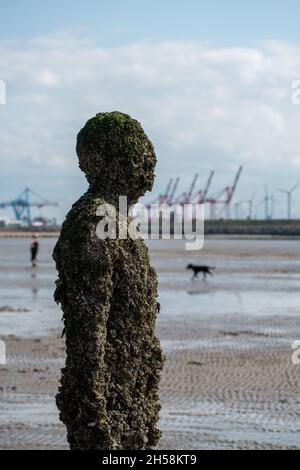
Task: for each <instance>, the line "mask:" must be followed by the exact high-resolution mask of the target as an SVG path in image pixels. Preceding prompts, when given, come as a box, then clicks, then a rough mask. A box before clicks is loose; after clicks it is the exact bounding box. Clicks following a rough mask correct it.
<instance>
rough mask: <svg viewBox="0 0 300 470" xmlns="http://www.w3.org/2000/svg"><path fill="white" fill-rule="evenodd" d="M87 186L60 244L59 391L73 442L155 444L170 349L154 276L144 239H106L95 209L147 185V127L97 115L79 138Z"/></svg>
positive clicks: (150, 166)
mask: <svg viewBox="0 0 300 470" xmlns="http://www.w3.org/2000/svg"><path fill="white" fill-rule="evenodd" d="M77 154H78V157H79V166H80V168H81V169H82V170H83V171H84V173H85V174H86V176H87V179H88V181H89V183H90V187H89V189H88V191H87V192H86V194H84V195H83V196H82V197H81V198H80V199H79V200H78V201H77V202H76V203H75V204H74V205H73V207H72V209H71V211H70V212H69V214H68V215H67V217H66V220H65V222H64V224H63V226H62V231H61V234H60V238H59V240H58V242H57V245H56V247H55V249H54V254H53V256H54V259H55V261H56V266H57V269H58V272H59V277H58V280H57V282H56V284H57V286H56V291H55V300H56V301H57V302H58V303H60V304H61V307H62V310H63V321H64V330H65V336H66V352H67V354H66V364H65V367H64V369H63V370H62V377H61V385H60V388H59V391H58V394H57V398H56V401H57V406H58V408H59V411H60V419H61V420H62V422H63V423H64V424H65V425H66V427H67V437H68V442H69V444H70V447H71V449H149V448H151V447H153V446H155V445H156V444H157V442H158V439H159V436H160V432H159V430H158V429H157V427H156V423H157V420H158V413H159V409H160V406H159V402H158V386H159V379H160V372H161V368H162V365H163V355H162V351H161V347H160V343H159V340H158V339H157V338H156V336H155V333H154V330H155V321H156V315H157V279H156V274H155V271H154V269H153V268H152V267H151V266H150V263H149V256H148V250H147V247H146V246H145V244H144V242H143V240H141V239H139V240H132V239H130V238H128V239H126V240H110V239H106V240H100V239H99V238H97V235H96V224H97V222H98V217H97V216H96V209H97V207H98V206H99V204H101V203H113V204H117V200H118V197H119V196H124V195H127V197H128V200H129V204H132V203H134V202H136V201H137V200H138V198H139V197H140V196H141V195H143V194H144V193H145V191H147V190H150V189H151V187H152V184H153V180H154V168H155V163H156V157H155V152H154V149H153V146H152V144H151V142H150V140H149V139H148V137H147V136H146V134H145V133H144V131H143V129H142V127H141V125H140V124H139V123H138V122H137V121H135V120H134V119H132V118H130V117H129V116H128V115H126V114H122V113H119V112H113V113H100V114H97V115H96V116H95V117H94V118H92V119H90V120H89V121H88V122H87V123H86V125H85V126H84V128H83V129H82V130H81V131H80V132H79V134H78V139H77Z"/></svg>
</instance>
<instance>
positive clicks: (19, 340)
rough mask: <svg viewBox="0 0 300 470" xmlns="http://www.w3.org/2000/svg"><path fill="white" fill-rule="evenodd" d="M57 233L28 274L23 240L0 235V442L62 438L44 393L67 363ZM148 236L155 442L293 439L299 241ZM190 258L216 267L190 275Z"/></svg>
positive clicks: (31, 444)
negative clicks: (154, 276)
mask: <svg viewBox="0 0 300 470" xmlns="http://www.w3.org/2000/svg"><path fill="white" fill-rule="evenodd" d="M54 243H55V240H51V239H50V240H48V239H43V240H41V242H40V244H41V246H40V252H39V264H38V267H37V268H36V269H35V270H34V272H33V270H32V268H31V267H30V266H28V250H27V248H28V245H27V242H26V240H19V239H2V240H0V250H1V259H2V265H1V269H0V289H1V303H0V338H1V339H5V342H6V344H7V360H8V363H7V365H6V366H0V378H1V387H0V393H1V404H0V423H1V428H2V432H1V435H0V448H65V447H66V441H65V430H64V428H63V426H62V425H61V424H60V423H59V421H58V416H57V411H56V407H55V403H54V399H53V397H54V395H55V393H56V389H57V383H58V378H59V375H60V367H62V366H63V362H64V342H63V340H62V339H61V338H60V336H61V329H62V326H61V312H60V311H59V309H58V307H57V306H56V305H55V304H54V302H53V300H52V293H53V289H54V282H55V278H56V273H55V270H54V266H53V263H52V260H51V251H52V248H53V244H54ZM148 244H149V247H150V251H151V258H152V262H153V264H154V265H155V267H156V269H157V271H158V275H159V302H160V304H161V312H160V314H159V319H158V324H157V329H158V334H159V336H160V338H161V341H162V345H163V348H164V350H165V352H166V354H167V362H166V366H165V369H164V371H163V376H162V384H161V402H162V411H161V420H160V427H161V429H162V430H163V437H162V440H161V442H160V447H161V448H164V449H176V448H177V449H211V448H218V449H223V448H224V449H231V448H241V449H247V448H268V449H271V448H272V449H276V448H284V449H285V448H296V447H297V448H299V447H300V445H299V435H300V423H299V415H298V407H299V400H300V396H299V389H300V387H299V385H300V384H299V377H300V376H299V367H300V366H295V365H293V364H292V361H291V356H292V352H293V350H292V348H291V344H292V342H293V341H294V340H297V339H300V324H299V314H300V299H299V294H298V293H299V286H300V244H299V242H298V241H290V240H278V241H277V240H221V239H215V240H213V239H210V240H207V241H206V244H205V249H204V250H203V251H202V252H199V253H197V252H196V253H193V252H186V251H184V250H183V243H181V242H177V241H172V242H165V241H164V242H161V241H152V242H151V241H150V242H149V243H148ZM189 263H196V264H208V265H213V266H216V270H215V272H214V277H213V278H209V279H207V280H206V281H202V279H199V280H197V281H195V282H191V280H190V277H191V276H190V273H188V272H187V271H186V269H185V268H186V266H187V264H189ZM29 430H30V432H29Z"/></svg>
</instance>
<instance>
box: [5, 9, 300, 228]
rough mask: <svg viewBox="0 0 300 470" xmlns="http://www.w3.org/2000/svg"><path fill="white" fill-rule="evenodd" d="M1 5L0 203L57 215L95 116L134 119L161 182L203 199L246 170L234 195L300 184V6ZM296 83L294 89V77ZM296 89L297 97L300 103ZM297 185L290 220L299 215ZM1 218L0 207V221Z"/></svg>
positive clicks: (77, 190) (73, 187) (280, 210)
mask: <svg viewBox="0 0 300 470" xmlns="http://www.w3.org/2000/svg"><path fill="white" fill-rule="evenodd" d="M0 2H1V28H0V80H2V81H4V82H5V84H6V104H5V105H2V104H1V105H0V122H1V125H0V155H1V162H2V168H1V177H0V178H1V186H0V201H1V200H7V199H10V198H13V197H15V196H16V195H17V194H18V193H20V192H21V190H22V188H24V187H25V186H30V187H31V188H32V189H34V190H35V191H37V192H39V193H41V194H43V195H44V196H45V197H47V198H48V199H52V200H54V201H58V202H59V204H60V206H59V208H58V209H49V210H48V211H45V214H48V215H57V216H58V218H59V219H60V220H62V219H63V217H64V214H65V213H66V211H67V210H68V209H69V208H70V205H71V204H72V202H73V201H74V200H76V198H78V197H79V196H80V195H81V194H82V192H83V191H84V190H85V189H86V182H85V179H84V177H83V176H82V175H81V172H80V171H79V169H78V166H77V158H76V154H75V149H74V148H75V141H76V135H77V132H78V130H79V129H80V128H81V127H82V126H83V124H84V123H85V121H86V120H87V119H88V118H89V117H91V116H93V115H94V114H95V113H97V112H99V111H111V110H120V111H123V112H126V113H129V114H131V115H132V116H133V117H135V118H137V119H138V120H139V121H140V122H141V123H142V125H143V127H144V128H145V130H146V132H147V133H148V135H149V137H150V138H151V140H152V141H153V143H154V145H155V148H156V151H157V155H158V162H159V163H158V167H157V180H156V184H155V188H154V191H153V194H152V195H148V196H147V198H148V200H151V198H153V197H154V196H155V194H156V193H158V192H160V191H162V190H163V189H164V187H165V186H166V184H167V182H168V179H169V178H170V177H176V176H180V177H181V187H180V190H181V191H182V192H183V191H184V190H186V188H187V187H188V185H189V184H190V181H191V179H192V176H193V174H194V173H199V175H200V178H199V189H200V186H201V185H204V183H205V180H206V178H207V176H208V174H209V172H210V170H215V171H216V175H215V180H214V183H213V187H212V192H217V191H219V190H220V189H222V187H224V186H227V185H229V184H230V183H231V182H232V180H233V177H234V173H235V171H236V170H237V168H238V166H239V165H243V166H244V171H243V174H242V178H241V181H240V185H239V187H238V191H237V194H236V199H235V200H236V201H238V200H245V199H249V198H250V197H251V195H252V194H254V193H255V194H256V196H255V212H256V213H257V215H258V216H259V215H263V204H260V202H261V201H262V199H263V197H264V190H265V189H264V188H265V186H268V189H269V192H270V193H271V194H274V198H275V200H276V202H275V204H274V216H278V217H279V216H285V214H286V203H285V199H284V198H285V196H284V195H283V194H281V193H280V192H278V191H277V188H278V187H283V188H290V187H292V186H293V185H294V184H295V183H296V182H298V181H299V182H300V149H299V140H300V136H299V117H300V105H297V104H295V103H296V102H297V101H298V100H297V99H296V100H295V99H294V102H295V103H293V100H292V94H293V93H294V97H295V94H297V93H298V92H297V89H296V90H294V91H293V89H292V84H293V83H294V82H296V81H297V80H300V38H299V17H300V2H299V1H298V0H285V1H284V0H282V1H279V0H278V1H276V0H260V1H258V0H253V1H252V2H247V5H245V3H246V2H240V1H238V0H235V1H234V0H226V1H224V0H210V1H209V2H208V1H201V0H186V1H185V2H183V1H177V0H164V1H158V0H152V1H151V2H149V1H146V0H145V1H141V0H139V1H137V0H126V1H123V0H111V1H109V2H107V1H106V2H105V1H101V0H85V1H81V0H79V1H76V0H73V1H69V0H63V1H56V0H51V1H50V0H44V1H43V2H41V1H38V0H10V2H8V1H6V2H5V1H4V0H0ZM294 86H297V83H294ZM299 96H300V93H298V94H297V95H296V97H299ZM299 198H300V187H299V189H298V191H296V192H295V194H294V205H293V215H294V216H298V217H300V202H299V203H298V201H299ZM2 213H4V212H3V211H2V212H1V214H2Z"/></svg>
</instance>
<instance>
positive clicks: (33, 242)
mask: <svg viewBox="0 0 300 470" xmlns="http://www.w3.org/2000/svg"><path fill="white" fill-rule="evenodd" d="M38 251H39V242H38V241H37V236H36V235H33V236H32V240H31V246H30V253H31V264H32V267H33V268H35V267H36V257H37V254H38Z"/></svg>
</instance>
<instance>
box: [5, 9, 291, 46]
mask: <svg viewBox="0 0 300 470" xmlns="http://www.w3.org/2000/svg"><path fill="white" fill-rule="evenodd" d="M5 3H6V4H5V5H4V6H3V5H2V6H1V17H2V22H1V31H0V35H1V36H2V37H26V36H27V37H31V36H37V35H44V34H45V33H49V32H52V31H54V30H59V29H65V28H83V29H84V30H85V31H86V32H88V33H89V35H92V36H93V37H94V38H95V39H96V40H97V42H98V44H99V45H100V44H101V45H105V46H111V45H119V44H128V43H131V42H139V41H161V40H199V39H200V40H208V41H213V42H215V43H217V44H219V45H222V46H226V45H234V46H237V45H240V46H243V45H251V44H253V42H257V41H262V40H265V39H286V40H289V41H291V42H298V38H299V13H300V4H299V1H298V0H285V1H284V0H260V1H259V0H252V1H251V2H245V1H241V0H210V1H203V0H187V1H182V0H152V1H151V2H147V1H141V0H126V1H124V0H111V1H101V0H87V1H83V0H80V1H78V0H63V1H61V0H43V1H40V0H11V1H10V2H5Z"/></svg>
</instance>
